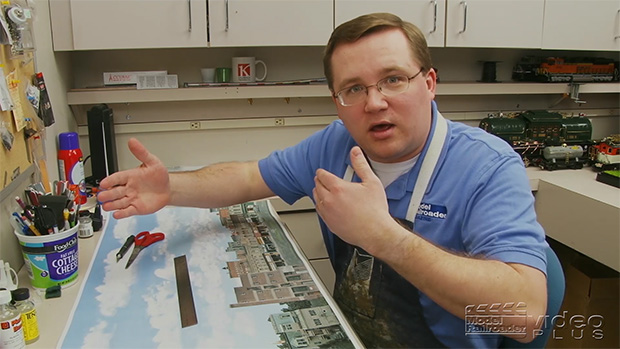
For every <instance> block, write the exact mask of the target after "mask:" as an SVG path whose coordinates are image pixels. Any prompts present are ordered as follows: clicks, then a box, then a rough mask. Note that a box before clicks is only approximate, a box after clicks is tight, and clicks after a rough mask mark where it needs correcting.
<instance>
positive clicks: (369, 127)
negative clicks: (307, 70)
mask: <svg viewBox="0 0 620 349" xmlns="http://www.w3.org/2000/svg"><path fill="white" fill-rule="evenodd" d="M331 63H332V71H333V81H334V83H333V85H334V92H335V93H338V92H339V91H340V90H342V89H345V88H349V87H352V86H354V85H362V86H368V85H373V86H371V87H368V96H367V98H366V99H365V101H363V102H360V103H359V104H355V105H352V106H347V107H345V106H342V105H340V103H339V102H338V99H337V98H334V102H335V103H336V108H337V110H338V117H339V118H340V119H341V120H342V122H343V123H344V125H345V126H346V128H347V129H348V130H349V132H350V133H351V135H352V136H353V138H354V139H355V141H356V142H357V143H358V144H359V145H360V146H361V147H362V149H363V150H364V152H365V153H366V154H367V155H368V156H369V157H370V158H371V159H373V160H375V161H378V162H385V163H390V162H399V161H404V160H407V159H411V158H412V157H414V156H415V155H417V154H419V153H420V152H421V151H422V148H423V147H424V143H425V142H426V138H427V137H428V133H429V130H430V127H431V100H433V98H434V97H435V85H436V75H435V72H434V71H433V70H432V69H430V70H429V68H430V67H423V68H425V70H426V71H428V73H422V74H420V75H419V76H417V77H415V78H414V79H412V80H411V81H410V82H409V88H408V89H407V90H406V91H405V92H403V93H401V94H398V95H395V96H389V97H388V96H384V95H383V94H382V93H381V92H379V90H377V88H376V87H375V86H374V84H376V83H377V82H378V81H379V80H381V79H384V78H386V77H389V76H394V75H406V76H407V77H411V76H413V75H415V74H416V73H417V72H418V71H419V70H420V68H422V67H420V66H419V65H418V63H416V62H415V61H414V59H413V57H412V54H411V50H410V49H409V43H408V41H407V38H406V36H405V34H404V33H403V32H402V31H400V30H398V29H389V30H383V31H379V32H377V33H373V34H370V35H368V36H365V37H363V38H361V39H359V40H358V41H356V42H354V43H344V44H340V45H339V46H337V47H336V49H335V50H334V52H333V55H332V58H331Z"/></svg>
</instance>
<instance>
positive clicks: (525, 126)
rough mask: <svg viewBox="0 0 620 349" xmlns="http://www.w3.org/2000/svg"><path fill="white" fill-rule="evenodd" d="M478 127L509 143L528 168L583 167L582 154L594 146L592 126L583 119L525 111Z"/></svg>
mask: <svg viewBox="0 0 620 349" xmlns="http://www.w3.org/2000/svg"><path fill="white" fill-rule="evenodd" d="M479 126H480V128H482V129H483V130H485V131H487V132H489V133H491V134H494V135H496V136H498V137H500V138H502V139H503V140H505V141H506V142H508V144H510V145H511V146H512V148H513V149H514V150H515V151H516V152H517V153H519V154H521V157H522V159H523V162H524V164H525V165H526V166H529V165H536V166H540V167H542V168H544V169H547V170H555V169H557V168H581V167H583V164H584V162H586V161H587V158H583V153H585V152H587V149H588V148H589V146H591V145H592V144H593V141H592V123H591V122H590V119H588V118H587V117H584V116H576V117H564V116H563V115H562V114H560V113H554V112H549V111H544V110H538V111H526V112H523V113H517V114H513V115H510V116H509V117H488V118H485V119H483V120H482V121H480V125H479ZM579 152H581V153H579ZM560 159H561V160H562V161H559V160H560Z"/></svg>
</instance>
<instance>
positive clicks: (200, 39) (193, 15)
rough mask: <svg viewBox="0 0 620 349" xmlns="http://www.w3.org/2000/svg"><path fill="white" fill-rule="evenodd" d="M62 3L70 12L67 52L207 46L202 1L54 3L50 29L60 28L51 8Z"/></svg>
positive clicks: (87, 0)
mask: <svg viewBox="0 0 620 349" xmlns="http://www.w3.org/2000/svg"><path fill="white" fill-rule="evenodd" d="M56 2H59V3H60V4H54V3H56ZM63 2H65V5H64V6H65V9H66V7H67V5H68V9H69V11H70V17H69V18H70V28H71V31H70V35H71V37H72V40H73V47H71V48H68V49H74V50H99V49H129V48H153V47H157V48H168V47H207V20H206V13H207V9H206V3H205V1H204V0H141V1H135V0H68V4H67V3H66V2H67V1H65V0H60V1H57V0H53V1H51V2H50V3H51V5H52V8H51V12H52V28H54V26H55V25H56V26H58V25H63V24H62V23H56V24H55V23H54V21H57V22H58V21H62V20H63V19H62V18H59V17H58V16H57V15H58V13H55V12H54V7H53V6H56V8H58V7H59V6H60V7H62V6H63V5H62V3H63ZM65 20H66V17H65ZM65 25H66V24H65ZM67 34H69V33H67ZM54 36H56V33H54ZM54 41H55V43H56V37H55V38H54ZM55 49H57V50H58V49H60V47H57V46H56V45H55Z"/></svg>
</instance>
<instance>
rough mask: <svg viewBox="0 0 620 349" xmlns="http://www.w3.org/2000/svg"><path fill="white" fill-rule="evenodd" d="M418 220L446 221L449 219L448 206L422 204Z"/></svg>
mask: <svg viewBox="0 0 620 349" xmlns="http://www.w3.org/2000/svg"><path fill="white" fill-rule="evenodd" d="M417 216H418V217H417V218H418V219H422V220H425V221H430V220H431V218H438V219H446V217H448V209H447V208H446V206H441V205H433V204H427V203H425V202H422V203H420V207H419V208H418V215H417Z"/></svg>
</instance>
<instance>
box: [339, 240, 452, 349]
mask: <svg viewBox="0 0 620 349" xmlns="http://www.w3.org/2000/svg"><path fill="white" fill-rule="evenodd" d="M335 244H336V245H341V246H339V252H338V255H343V256H346V257H344V258H342V260H339V261H337V266H338V267H337V270H336V284H335V288H334V299H335V300H336V302H337V303H338V306H339V307H340V309H341V310H342V312H343V313H344V314H345V316H346V317H347V320H348V321H349V323H350V324H351V326H352V327H353V329H354V330H355V332H356V333H357V335H358V336H359V338H360V340H361V341H362V342H363V343H364V345H365V346H366V347H368V348H399V347H400V348H440V347H445V346H444V345H443V344H441V342H439V340H437V338H436V337H435V335H434V334H433V332H432V331H431V329H430V328H429V327H428V325H427V323H426V319H425V318H424V313H423V311H422V306H421V305H420V296H419V292H418V289H417V288H416V287H415V286H413V285H412V284H411V283H410V282H409V281H407V280H405V278H403V277H402V276H400V275H399V274H398V273H396V272H395V271H394V270H393V269H392V268H390V267H389V266H388V265H387V264H385V263H383V262H381V261H380V260H378V259H376V258H374V257H372V256H370V255H368V254H367V253H366V252H365V251H364V250H362V249H359V248H356V247H354V246H351V245H348V244H346V243H345V242H343V241H342V240H340V239H338V238H336V241H335ZM345 251H346V252H345ZM343 252H344V253H343ZM341 253H342V254H341Z"/></svg>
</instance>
